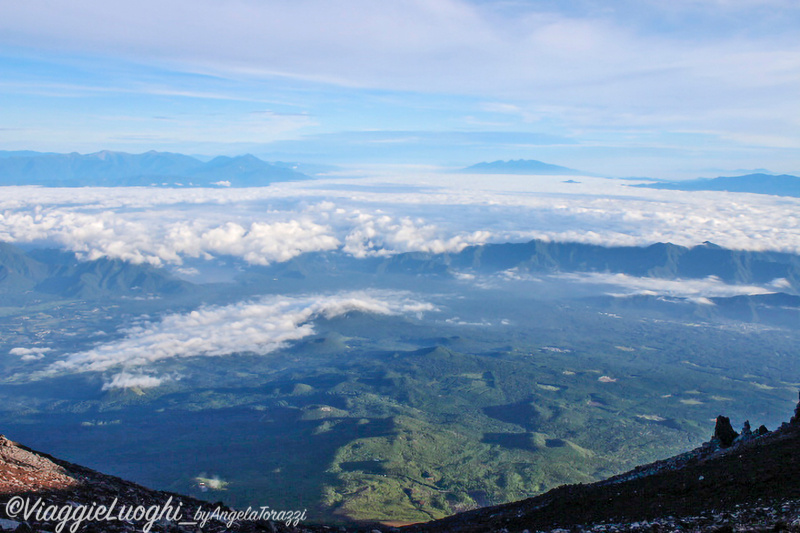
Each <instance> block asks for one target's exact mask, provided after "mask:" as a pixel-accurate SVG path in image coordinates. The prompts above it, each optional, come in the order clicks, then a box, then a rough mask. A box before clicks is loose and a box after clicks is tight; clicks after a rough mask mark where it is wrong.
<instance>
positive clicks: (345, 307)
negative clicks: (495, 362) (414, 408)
mask: <svg viewBox="0 0 800 533" xmlns="http://www.w3.org/2000/svg"><path fill="white" fill-rule="evenodd" d="M435 310H436V307H435V306H434V305H433V304H431V303H428V302H424V301H420V300H417V299H414V298H412V297H411V295H409V294H408V293H402V292H395V291H368V292H365V291H358V292H343V293H336V294H330V295H307V296H293V297H290V296H268V297H263V298H261V299H258V300H252V301H245V302H239V303H236V304H232V305H227V306H208V307H202V308H200V309H197V310H194V311H191V312H189V313H185V314H180V313H176V314H170V315H166V316H164V317H163V318H161V320H159V321H157V322H150V321H143V322H141V323H140V324H138V325H135V326H133V327H130V328H127V329H124V330H122V332H121V333H123V334H124V337H123V338H122V339H120V340H117V341H113V342H110V343H105V344H100V345H98V346H96V347H94V348H92V349H90V350H86V351H83V352H78V353H72V354H68V355H66V356H65V357H64V358H63V359H61V360H59V361H56V362H54V363H52V364H50V365H49V366H48V367H47V369H45V370H44V371H42V372H41V373H40V375H44V376H47V375H57V374H62V373H64V372H106V371H117V372H116V373H115V374H114V375H113V376H112V377H111V379H110V380H109V381H108V382H107V383H106V386H105V388H120V387H126V386H138V387H147V386H150V387H153V386H157V385H159V384H160V383H162V382H163V380H165V379H170V378H169V377H168V376H167V377H158V376H152V375H148V374H145V373H144V372H145V371H147V370H148V369H150V367H152V366H154V365H155V364H157V363H158V362H161V361H165V360H169V359H181V358H187V357H211V356H225V355H230V354H235V353H249V354H256V355H267V354H269V353H271V352H274V351H275V350H278V349H280V348H282V347H285V346H287V345H288V344H290V343H292V342H295V341H298V340H300V339H303V338H304V337H308V336H309V335H312V334H313V333H314V324H313V322H314V320H317V319H321V318H326V319H330V318H335V317H337V316H341V315H344V314H346V313H349V312H354V311H357V312H363V313H373V314H379V315H397V314H407V315H416V316H421V314H422V313H426V312H431V311H435Z"/></svg>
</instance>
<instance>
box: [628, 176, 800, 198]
mask: <svg viewBox="0 0 800 533" xmlns="http://www.w3.org/2000/svg"><path fill="white" fill-rule="evenodd" d="M633 187H645V188H648V189H666V190H672V191H728V192H749V193H754V194H771V195H774V196H792V197H794V198H800V177H797V176H791V175H789V174H781V175H778V176H776V175H772V174H747V175H745V176H730V177H719V178H713V179H705V178H701V179H696V180H688V181H670V182H659V183H645V184H640V185H633Z"/></svg>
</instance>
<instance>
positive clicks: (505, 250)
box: [383, 240, 800, 290]
mask: <svg viewBox="0 0 800 533" xmlns="http://www.w3.org/2000/svg"><path fill="white" fill-rule="evenodd" d="M383 268H385V269H386V270H388V271H397V272H399V271H405V272H407V273H412V272H417V273H422V272H431V273H437V272H438V273H452V272H457V271H462V270H472V271H476V272H499V271H505V270H509V269H520V270H523V271H527V272H548V273H563V272H609V273H620V274H627V275H631V276H647V277H654V278H666V279H674V278H689V279H698V278H699V279H702V278H707V277H709V276H716V277H717V278H719V279H721V280H722V281H724V282H727V283H769V282H772V281H773V280H776V279H781V278H783V279H786V280H787V282H788V283H789V284H790V285H791V287H792V288H793V289H794V290H797V289H798V287H800V257H799V256H797V255H794V254H789V253H784V252H757V251H746V250H729V249H726V248H722V247H720V246H717V245H715V244H713V243H704V244H701V245H698V246H694V247H691V248H689V247H685V246H680V245H676V244H671V243H657V244H652V245H650V246H616V247H606V246H599V245H593V244H583V243H574V242H552V241H543V240H532V241H529V242H526V243H503V244H485V245H479V246H470V247H467V248H464V250H462V251H461V252H459V253H456V254H439V255H434V254H424V253H409V254H399V255H397V256H393V257H391V258H389V259H387V260H386V261H385V264H384V266H383Z"/></svg>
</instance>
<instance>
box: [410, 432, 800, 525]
mask: <svg viewBox="0 0 800 533" xmlns="http://www.w3.org/2000/svg"><path fill="white" fill-rule="evenodd" d="M599 524H605V525H599ZM678 526H680V527H678ZM576 527H580V528H581V529H584V530H585V529H589V530H594V531H605V530H607V529H610V528H616V530H620V531H657V530H660V529H663V528H665V527H666V528H667V530H674V529H675V528H677V529H679V530H695V531H714V530H717V529H719V530H720V531H731V530H729V529H728V527H730V528H734V529H739V530H752V528H756V530H762V531H765V530H766V531H768V530H769V528H777V529H775V530H776V531H777V530H780V529H782V528H786V529H788V530H791V531H800V424H797V423H796V421H795V422H794V423H793V424H791V425H788V424H785V425H784V426H783V427H782V428H781V429H779V430H776V431H774V432H772V433H768V434H766V435H764V436H762V437H758V438H754V439H753V440H750V441H746V442H742V443H739V444H735V445H734V446H732V447H731V448H727V449H719V448H715V447H713V446H711V445H706V446H705V447H704V448H699V449H697V450H695V451H693V452H689V453H686V454H684V455H681V456H678V457H675V458H672V459H668V460H665V461H660V462H658V463H653V464H652V465H647V466H644V467H639V468H637V469H636V470H634V471H631V472H629V473H627V474H623V475H620V476H617V477H615V478H611V479H609V480H606V481H601V482H599V483H594V484H591V485H569V486H563V487H559V488H557V489H554V490H552V491H550V492H548V493H546V494H544V495H542V496H539V497H536V498H532V499H529V500H525V501H522V502H517V503H512V504H506V505H501V506H497V507H491V508H485V509H478V510H475V511H470V512H467V513H463V514H460V515H455V516H452V517H449V518H446V519H443V520H439V521H436V522H430V523H427V524H422V525H419V526H414V527H412V528H411V529H410V531H413V532H434V531H435V532H439V531H449V532H470V533H474V532H485V531H486V532H488V531H509V532H514V531H520V532H521V531H525V530H529V531H535V530H548V529H554V528H569V529H573V528H576ZM763 528H768V529H763Z"/></svg>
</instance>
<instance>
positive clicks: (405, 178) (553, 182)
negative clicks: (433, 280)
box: [0, 169, 800, 265]
mask: <svg viewBox="0 0 800 533" xmlns="http://www.w3.org/2000/svg"><path fill="white" fill-rule="evenodd" d="M565 179H566V178H565V177H563V176H555V177H554V176H483V175H478V176H476V175H464V174H455V173H434V172H429V171H420V170H419V169H402V170H400V171H398V170H397V169H390V170H383V169H371V170H369V171H368V172H366V173H365V175H364V177H358V178H327V179H325V180H318V181H313V182H296V183H282V184H274V185H272V186H270V187H265V188H254V189H227V188H226V189H186V190H179V189H159V190H158V195H154V194H153V189H150V188H125V189H113V188H106V189H102V188H94V189H93V188H81V189H68V190H67V189H48V188H32V187H4V188H2V194H0V240H3V241H11V242H47V243H55V244H56V245H59V246H62V247H64V248H66V249H69V250H73V251H77V252H80V253H81V254H83V255H84V256H85V257H87V258H90V259H91V258H98V257H113V258H120V259H126V260H129V261H134V262H148V263H152V264H156V265H161V264H175V265H179V264H180V263H181V262H182V261H183V259H184V258H187V257H200V258H211V257H215V256H219V255H232V256H236V257H239V258H241V259H243V260H245V261H248V262H250V263H252V264H268V263H273V262H278V261H286V260H288V259H291V258H292V257H295V256H297V255H299V254H302V253H306V252H314V251H327V250H334V249H341V250H343V251H344V252H346V253H349V254H352V255H354V256H356V257H365V256H372V255H377V256H383V255H390V254H395V253H400V252H412V251H421V252H433V253H441V252H458V251H459V250H462V249H463V248H464V247H465V246H468V245H472V244H481V243H486V242H521V241H528V240H531V239H534V238H539V239H545V240H552V241H572V242H582V243H587V244H599V245H604V246H616V245H622V246H638V245H649V244H652V243H655V242H672V243H674V244H679V245H684V246H694V245H697V244H700V243H702V242H704V241H711V242H714V243H716V244H718V245H720V246H723V247H726V248H731V249H744V250H775V251H784V252H790V253H800V218H798V217H797V212H798V211H800V199H797V198H781V197H774V196H767V195H754V194H742V193H725V192H712V191H708V192H682V191H662V190H654V189H640V188H632V187H629V186H628V184H629V183H630V182H626V181H621V180H609V179H601V178H590V177H580V179H579V181H580V183H579V184H574V183H572V184H565V183H563V182H564V180H565Z"/></svg>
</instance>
